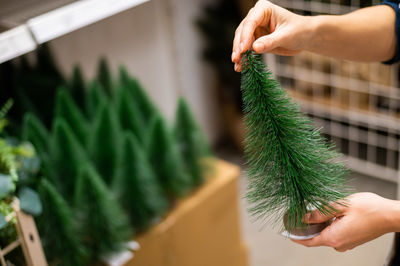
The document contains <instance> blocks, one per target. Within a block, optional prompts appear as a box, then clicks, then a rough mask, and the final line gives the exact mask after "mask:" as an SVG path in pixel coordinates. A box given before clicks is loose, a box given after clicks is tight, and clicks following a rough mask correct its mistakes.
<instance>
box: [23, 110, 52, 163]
mask: <svg viewBox="0 0 400 266" xmlns="http://www.w3.org/2000/svg"><path fill="white" fill-rule="evenodd" d="M22 139H23V140H27V141H30V142H31V143H32V144H33V146H35V149H36V151H37V152H38V153H39V155H40V157H42V156H43V155H44V154H47V152H48V148H49V145H48V142H49V132H48V131H47V129H46V127H45V126H44V125H43V123H42V122H41V121H40V120H39V119H38V118H37V117H36V116H35V115H34V114H32V113H27V114H26V115H25V116H24V122H23V126H22Z"/></svg>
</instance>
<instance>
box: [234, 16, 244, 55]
mask: <svg viewBox="0 0 400 266" xmlns="http://www.w3.org/2000/svg"><path fill="white" fill-rule="evenodd" d="M242 27H243V21H242V22H241V23H240V24H239V26H238V27H237V29H236V31H235V38H234V39H233V48H232V62H234V63H238V62H239V60H240V54H239V44H240V35H241V33H242Z"/></svg>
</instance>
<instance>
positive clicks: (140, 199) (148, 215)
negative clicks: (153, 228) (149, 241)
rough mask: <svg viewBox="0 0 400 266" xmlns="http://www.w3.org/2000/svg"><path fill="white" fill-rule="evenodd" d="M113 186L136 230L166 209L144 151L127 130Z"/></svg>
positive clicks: (165, 201) (158, 185) (146, 225)
mask: <svg viewBox="0 0 400 266" xmlns="http://www.w3.org/2000/svg"><path fill="white" fill-rule="evenodd" d="M113 188H114V190H115V191H116V194H117V195H118V199H119V202H121V204H123V206H124V208H125V210H126V211H127V213H128V214H129V217H130V219H131V222H132V224H133V225H134V226H135V228H136V229H137V230H143V229H145V228H147V227H148V226H149V225H150V223H151V221H152V220H153V219H154V218H156V217H160V216H161V215H162V214H163V213H164V212H165V210H166V209H167V206H168V203H167V200H166V198H164V196H163V193H162V190H161V187H160V184H159V183H158V180H157V177H156V176H155V174H154V172H153V169H152V168H151V165H150V164H149V162H148V160H147V158H146V154H145V152H144V150H143V149H142V147H141V146H140V145H139V143H138V142H137V140H136V138H135V136H134V135H133V134H132V133H130V132H129V133H125V135H124V143H123V153H122V160H121V164H120V165H119V167H118V174H117V176H116V177H115V180H114V183H113Z"/></svg>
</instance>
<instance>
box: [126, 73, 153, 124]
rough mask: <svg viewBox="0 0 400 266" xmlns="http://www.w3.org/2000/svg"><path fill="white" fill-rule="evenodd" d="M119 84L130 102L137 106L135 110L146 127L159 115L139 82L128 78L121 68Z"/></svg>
mask: <svg viewBox="0 0 400 266" xmlns="http://www.w3.org/2000/svg"><path fill="white" fill-rule="evenodd" d="M120 82H121V84H122V86H123V87H125V88H126V89H127V90H128V91H129V93H130V95H131V100H132V102H133V103H134V104H135V105H136V106H137V109H139V110H140V113H141V116H142V120H143V121H144V123H145V126H148V125H149V122H150V120H151V119H152V117H153V115H154V114H158V113H159V111H158V109H157V108H156V106H155V105H154V104H153V102H152V101H151V100H150V98H149V96H148V95H147V94H146V92H145V91H144V89H143V88H142V86H141V85H140V83H139V81H137V80H136V79H135V78H133V77H130V76H129V74H128V72H127V71H126V69H125V68H123V67H121V68H120Z"/></svg>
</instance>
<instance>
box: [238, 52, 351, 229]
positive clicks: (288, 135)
mask: <svg viewBox="0 0 400 266" xmlns="http://www.w3.org/2000/svg"><path fill="white" fill-rule="evenodd" d="M242 68H243V70H242V92H243V101H244V112H245V114H246V115H245V122H246V125H247V129H248V132H247V136H246V149H245V154H246V158H247V163H248V165H249V169H248V178H249V187H248V193H247V198H248V200H249V202H250V204H251V208H250V211H251V213H252V214H253V215H254V216H255V217H256V218H259V219H262V220H264V219H265V218H268V217H269V218H271V219H273V220H275V221H281V219H282V216H283V215H284V214H287V219H288V221H287V228H288V229H289V231H290V229H293V228H295V227H298V226H302V223H301V221H302V218H303V217H304V215H305V214H306V213H307V211H308V209H307V206H309V205H311V206H312V207H315V208H317V209H318V210H319V211H321V212H322V213H329V212H332V211H333V209H332V207H329V206H330V205H329V203H330V202H332V201H337V200H339V199H342V198H343V197H344V196H345V195H346V191H347V190H346V186H345V183H344V179H345V177H346V173H347V171H346V169H345V167H344V165H343V163H341V162H338V161H337V160H336V159H337V158H338V157H339V154H338V153H337V152H336V151H335V150H334V147H333V144H327V142H326V141H325V140H324V139H323V138H322V137H321V135H320V132H319V131H318V130H316V129H314V127H313V124H312V122H311V121H310V120H309V119H308V118H307V117H306V116H304V115H303V114H302V113H301V112H300V110H299V107H298V106H297V105H296V104H295V103H294V102H293V101H292V100H291V99H290V97H289V96H288V95H287V94H286V92H285V91H284V90H283V89H282V88H281V87H280V85H279V83H278V82H276V81H275V80H274V79H273V77H272V74H271V73H270V72H268V71H267V70H266V66H265V64H264V63H263V61H262V57H261V55H257V54H254V53H253V52H249V51H248V52H246V53H245V54H244V55H243V57H242Z"/></svg>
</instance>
